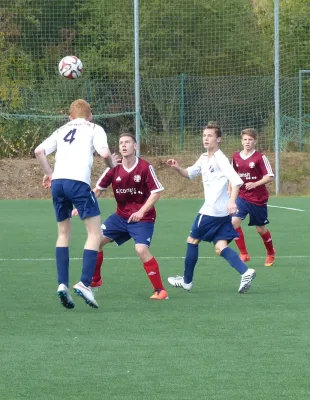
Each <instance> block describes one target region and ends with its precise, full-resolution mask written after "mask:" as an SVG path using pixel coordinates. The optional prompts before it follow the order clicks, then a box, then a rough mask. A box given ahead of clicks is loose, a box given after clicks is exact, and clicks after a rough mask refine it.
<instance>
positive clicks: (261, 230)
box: [256, 226, 267, 235]
mask: <svg viewBox="0 0 310 400" xmlns="http://www.w3.org/2000/svg"><path fill="white" fill-rule="evenodd" d="M256 230H257V232H258V233H259V234H260V235H264V234H265V233H266V232H267V228H266V227H265V226H257V227H256Z"/></svg>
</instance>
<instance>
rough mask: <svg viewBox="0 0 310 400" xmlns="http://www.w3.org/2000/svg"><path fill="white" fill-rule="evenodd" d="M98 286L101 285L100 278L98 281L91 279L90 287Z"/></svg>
mask: <svg viewBox="0 0 310 400" xmlns="http://www.w3.org/2000/svg"><path fill="white" fill-rule="evenodd" d="M100 286H102V279H99V281H92V283H91V284H90V287H92V288H99V287H100Z"/></svg>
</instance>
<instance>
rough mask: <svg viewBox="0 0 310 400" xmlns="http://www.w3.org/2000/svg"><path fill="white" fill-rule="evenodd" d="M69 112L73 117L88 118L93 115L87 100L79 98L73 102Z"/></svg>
mask: <svg viewBox="0 0 310 400" xmlns="http://www.w3.org/2000/svg"><path fill="white" fill-rule="evenodd" d="M69 112H70V117H71V118H72V119H75V118H85V119H87V120H88V119H89V117H90V115H91V107H90V104H89V103H87V101H85V100H83V99H78V100H75V101H74V102H73V103H72V104H71V106H70V109H69Z"/></svg>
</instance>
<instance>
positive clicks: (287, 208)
mask: <svg viewBox="0 0 310 400" xmlns="http://www.w3.org/2000/svg"><path fill="white" fill-rule="evenodd" d="M268 207H273V208H283V209H284V210H292V211H306V210H301V209H300V208H292V207H280V206H271V205H270V204H268Z"/></svg>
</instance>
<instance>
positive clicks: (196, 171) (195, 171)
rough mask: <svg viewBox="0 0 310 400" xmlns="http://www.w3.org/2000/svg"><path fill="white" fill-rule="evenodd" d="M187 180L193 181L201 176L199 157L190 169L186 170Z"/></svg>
mask: <svg viewBox="0 0 310 400" xmlns="http://www.w3.org/2000/svg"><path fill="white" fill-rule="evenodd" d="M186 169H187V172H188V177H189V179H194V178H196V177H197V176H198V175H201V157H200V158H199V159H198V160H197V161H196V162H195V164H194V165H192V166H191V167H188V168H186Z"/></svg>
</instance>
